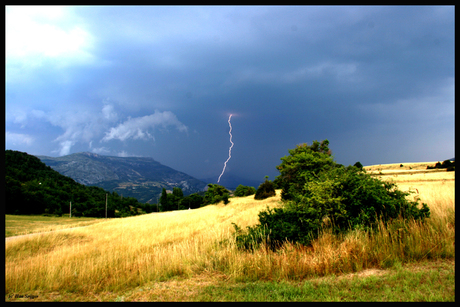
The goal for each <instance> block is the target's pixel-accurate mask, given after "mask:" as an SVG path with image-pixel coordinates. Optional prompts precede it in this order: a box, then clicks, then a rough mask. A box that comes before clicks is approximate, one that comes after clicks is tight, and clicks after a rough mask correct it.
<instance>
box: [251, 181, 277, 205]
mask: <svg viewBox="0 0 460 307" xmlns="http://www.w3.org/2000/svg"><path fill="white" fill-rule="evenodd" d="M275 195H276V192H275V185H274V184H273V182H271V181H270V180H268V179H267V178H265V181H264V182H262V183H261V184H260V185H259V187H258V188H257V191H256V195H255V196H254V199H257V200H260V199H265V198H268V197H272V196H275Z"/></svg>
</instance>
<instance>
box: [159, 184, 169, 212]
mask: <svg viewBox="0 0 460 307" xmlns="http://www.w3.org/2000/svg"><path fill="white" fill-rule="evenodd" d="M160 206H161V211H168V210H169V207H170V206H169V199H168V193H167V192H166V189H165V188H163V190H161V196H160Z"/></svg>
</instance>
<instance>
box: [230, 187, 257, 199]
mask: <svg viewBox="0 0 460 307" xmlns="http://www.w3.org/2000/svg"><path fill="white" fill-rule="evenodd" d="M255 193H256V189H255V188H254V187H249V186H244V185H241V184H240V185H239V186H237V187H236V189H235V192H233V195H235V196H238V197H242V196H249V195H254V194H255Z"/></svg>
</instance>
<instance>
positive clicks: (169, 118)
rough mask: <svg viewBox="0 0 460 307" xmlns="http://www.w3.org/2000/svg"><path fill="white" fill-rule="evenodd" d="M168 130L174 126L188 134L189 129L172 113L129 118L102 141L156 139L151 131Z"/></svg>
mask: <svg viewBox="0 0 460 307" xmlns="http://www.w3.org/2000/svg"><path fill="white" fill-rule="evenodd" d="M158 126H160V127H163V128H166V127H168V126H174V127H176V129H177V130H179V131H180V132H187V131H188V128H187V126H185V125H184V124H182V123H181V122H180V121H179V120H178V119H177V117H176V115H174V114H173V113H172V112H170V111H164V112H158V111H155V113H153V114H151V115H147V116H143V117H136V118H129V119H128V120H126V121H125V122H123V123H121V124H119V125H118V126H116V127H112V128H111V129H110V131H109V132H107V133H106V135H105V136H104V138H103V139H102V140H101V141H103V142H107V141H110V140H113V139H118V140H120V141H125V140H127V139H129V138H132V139H135V140H136V139H143V140H147V139H154V137H153V135H151V134H150V133H149V129H150V130H152V129H154V128H156V127H158Z"/></svg>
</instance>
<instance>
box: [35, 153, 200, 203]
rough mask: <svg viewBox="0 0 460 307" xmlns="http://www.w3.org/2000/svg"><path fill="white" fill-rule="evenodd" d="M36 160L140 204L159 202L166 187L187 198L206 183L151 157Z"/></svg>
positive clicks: (73, 156) (75, 155)
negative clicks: (181, 192)
mask: <svg viewBox="0 0 460 307" xmlns="http://www.w3.org/2000/svg"><path fill="white" fill-rule="evenodd" d="M36 157H37V158H39V159H40V160H41V161H42V162H43V163H45V164H46V165H48V166H50V167H51V168H52V169H54V170H56V171H57V172H59V173H60V174H62V175H65V176H68V177H70V178H72V179H74V180H75V181H77V182H78V183H81V184H84V185H94V186H98V187H101V188H104V189H106V190H111V191H116V192H117V193H118V194H122V195H125V196H129V197H135V198H137V199H138V200H139V201H141V202H147V203H152V202H154V201H157V199H158V196H159V194H160V193H161V191H162V189H163V188H166V189H167V190H172V189H173V188H174V187H180V188H181V189H182V190H183V192H184V195H187V194H192V193H195V192H199V191H203V190H204V188H205V187H206V183H204V182H202V181H200V180H198V179H196V178H194V177H192V176H190V175H187V174H185V173H183V172H180V171H177V170H175V169H173V168H171V167H168V166H166V165H163V164H161V163H160V162H158V161H156V160H154V159H153V158H150V157H115V156H105V155H99V154H95V153H90V152H79V153H73V154H70V155H66V156H61V157H49V156H40V155H37V156H36Z"/></svg>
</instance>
